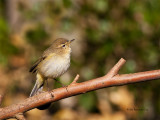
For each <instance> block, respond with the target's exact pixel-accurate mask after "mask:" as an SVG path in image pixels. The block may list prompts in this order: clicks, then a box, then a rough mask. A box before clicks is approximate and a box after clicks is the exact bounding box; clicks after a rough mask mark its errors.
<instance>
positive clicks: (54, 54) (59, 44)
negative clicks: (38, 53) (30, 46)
mask: <svg viewBox="0 0 160 120" xmlns="http://www.w3.org/2000/svg"><path fill="white" fill-rule="evenodd" d="M72 41H74V39H73V40H67V39H64V38H58V39H56V40H55V41H54V42H53V43H52V44H51V46H50V47H49V48H48V49H46V50H45V51H44V53H43V55H42V57H40V58H39V59H38V60H37V62H36V63H35V64H34V65H33V66H32V67H31V69H30V72H33V73H35V72H36V74H37V76H36V77H37V79H36V83H35V85H34V87H33V89H32V92H31V93H30V97H31V96H33V95H35V94H37V92H41V91H42V89H43V85H44V83H45V80H46V79H48V78H53V79H55V78H57V77H59V76H61V75H62V74H63V73H65V72H66V71H67V69H68V68H69V66H70V54H71V47H70V44H71V42H72Z"/></svg>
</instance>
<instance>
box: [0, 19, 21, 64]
mask: <svg viewBox="0 0 160 120" xmlns="http://www.w3.org/2000/svg"><path fill="white" fill-rule="evenodd" d="M17 52H18V49H17V48H16V47H15V46H13V45H12V44H11V42H10V39H9V28H8V25H7V23H6V21H5V20H4V19H3V18H2V17H0V63H3V64H6V63H7V61H8V57H9V56H10V55H12V54H15V53H17Z"/></svg>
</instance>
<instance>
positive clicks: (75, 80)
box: [70, 74, 79, 85]
mask: <svg viewBox="0 0 160 120" xmlns="http://www.w3.org/2000/svg"><path fill="white" fill-rule="evenodd" d="M78 79H79V74H77V75H76V77H75V78H74V80H73V82H72V83H71V84H70V85H73V84H75V83H77V81H78Z"/></svg>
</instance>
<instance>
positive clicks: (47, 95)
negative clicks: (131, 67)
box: [0, 58, 160, 119]
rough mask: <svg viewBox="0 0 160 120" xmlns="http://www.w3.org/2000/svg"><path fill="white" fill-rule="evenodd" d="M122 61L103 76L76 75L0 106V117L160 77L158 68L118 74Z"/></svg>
mask: <svg viewBox="0 0 160 120" xmlns="http://www.w3.org/2000/svg"><path fill="white" fill-rule="evenodd" d="M124 63H125V60H124V59H123V58H121V59H120V60H119V62H118V63H117V64H116V65H115V66H114V67H113V68H112V69H111V70H110V71H109V72H108V73H107V74H106V75H105V76H103V77H99V78H95V79H92V80H89V81H85V82H82V83H77V80H78V78H79V75H77V76H76V77H75V79H74V80H73V82H72V83H71V84H70V85H68V86H67V87H61V88H57V89H54V90H52V91H49V92H44V93H41V94H38V95H35V96H33V97H30V98H27V99H25V100H23V101H22V102H20V103H17V104H13V105H10V106H8V107H4V108H0V119H6V118H13V117H16V115H17V114H18V113H25V112H27V111H29V110H31V109H34V108H36V107H38V106H42V105H44V104H46V103H51V102H54V101H58V100H61V99H64V98H67V97H71V96H75V95H78V94H83V93H86V92H89V91H93V90H97V89H101V88H106V87H112V86H120V85H126V84H131V83H136V82H144V81H149V80H153V79H159V78H160V69H159V70H153V71H146V72H139V73H132V74H122V75H119V74H118V71H119V69H120V68H121V67H122V66H123V64H124ZM66 88H67V90H66Z"/></svg>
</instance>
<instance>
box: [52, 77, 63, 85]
mask: <svg viewBox="0 0 160 120" xmlns="http://www.w3.org/2000/svg"><path fill="white" fill-rule="evenodd" d="M53 80H55V81H56V82H57V83H59V84H60V85H61V86H62V87H65V85H64V84H62V83H61V82H60V81H58V80H57V79H55V78H54V79H53Z"/></svg>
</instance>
